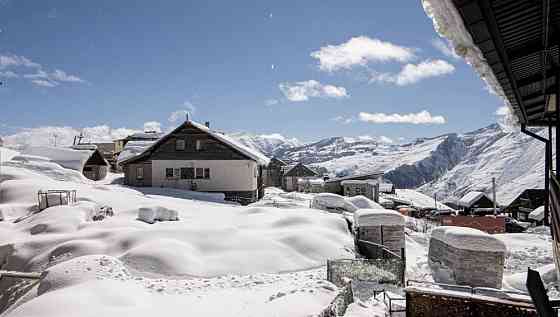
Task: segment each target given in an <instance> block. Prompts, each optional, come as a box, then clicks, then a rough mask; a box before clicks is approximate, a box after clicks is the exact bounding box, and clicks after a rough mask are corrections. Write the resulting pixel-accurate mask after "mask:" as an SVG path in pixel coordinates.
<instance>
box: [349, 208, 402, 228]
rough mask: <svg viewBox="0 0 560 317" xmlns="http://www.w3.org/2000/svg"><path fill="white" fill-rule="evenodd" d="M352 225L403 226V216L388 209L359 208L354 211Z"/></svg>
mask: <svg viewBox="0 0 560 317" xmlns="http://www.w3.org/2000/svg"><path fill="white" fill-rule="evenodd" d="M354 225H356V226H357V227H367V226H404V216H403V215H401V214H400V213H398V212H396V211H394V210H389V209H359V210H357V211H356V212H354Z"/></svg>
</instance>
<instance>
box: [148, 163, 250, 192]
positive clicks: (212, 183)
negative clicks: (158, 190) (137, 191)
mask: <svg viewBox="0 0 560 317" xmlns="http://www.w3.org/2000/svg"><path fill="white" fill-rule="evenodd" d="M181 167H194V168H209V169H210V179H194V180H190V179H167V178H166V177H165V169H166V168H174V169H175V168H181ZM256 168H257V163H255V162H254V161H250V160H188V161H187V160H185V161H177V160H153V161H152V186H154V187H160V186H164V187H175V188H185V189H190V184H191V182H195V183H196V184H197V190H199V191H251V190H256V189H257V177H255V169H256Z"/></svg>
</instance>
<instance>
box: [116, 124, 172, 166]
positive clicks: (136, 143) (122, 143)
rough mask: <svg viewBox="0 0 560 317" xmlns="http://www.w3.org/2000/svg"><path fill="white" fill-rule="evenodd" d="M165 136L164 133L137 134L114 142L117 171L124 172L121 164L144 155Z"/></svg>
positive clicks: (147, 132)
mask: <svg viewBox="0 0 560 317" xmlns="http://www.w3.org/2000/svg"><path fill="white" fill-rule="evenodd" d="M163 135H164V134H163V133H161V132H156V131H146V132H137V133H134V134H131V135H129V136H127V137H126V138H124V139H118V140H115V141H113V144H114V146H113V147H114V149H113V151H114V156H115V157H116V162H115V168H116V170H117V171H118V172H122V166H121V165H120V163H121V162H123V161H125V160H127V159H129V158H131V157H134V156H136V155H138V154H140V153H142V152H143V151H144V150H146V149H147V148H148V147H150V146H151V145H152V144H154V143H155V142H156V141H157V140H159V139H161V137H163Z"/></svg>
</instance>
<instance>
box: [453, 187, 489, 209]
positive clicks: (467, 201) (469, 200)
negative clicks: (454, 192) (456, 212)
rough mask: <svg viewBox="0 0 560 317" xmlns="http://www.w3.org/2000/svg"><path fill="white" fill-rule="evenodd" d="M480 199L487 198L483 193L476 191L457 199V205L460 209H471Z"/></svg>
mask: <svg viewBox="0 0 560 317" xmlns="http://www.w3.org/2000/svg"><path fill="white" fill-rule="evenodd" d="M482 197H486V198H488V196H486V194H485V193H483V192H477V191H473V192H469V193H467V194H466V195H465V196H463V198H461V199H459V201H458V202H457V205H459V206H461V207H471V206H472V205H473V204H474V203H475V202H477V201H478V200H479V199H481V198H482ZM488 199H490V198H488Z"/></svg>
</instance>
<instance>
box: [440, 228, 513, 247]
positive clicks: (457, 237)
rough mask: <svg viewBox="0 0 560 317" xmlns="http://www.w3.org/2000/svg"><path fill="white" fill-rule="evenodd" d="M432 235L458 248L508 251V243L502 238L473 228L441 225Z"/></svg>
mask: <svg viewBox="0 0 560 317" xmlns="http://www.w3.org/2000/svg"><path fill="white" fill-rule="evenodd" d="M431 237H432V238H433V239H437V240H439V241H441V242H443V243H446V244H448V245H451V246H453V247H455V248H457V249H464V250H472V251H487V252H504V253H505V252H507V248H506V245H505V244H504V243H503V242H502V241H501V240H500V239H498V238H496V237H494V236H492V235H489V234H488V233H486V232H483V231H480V230H477V229H473V228H466V227H454V226H441V227H437V228H435V229H433V230H432V236H431Z"/></svg>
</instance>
